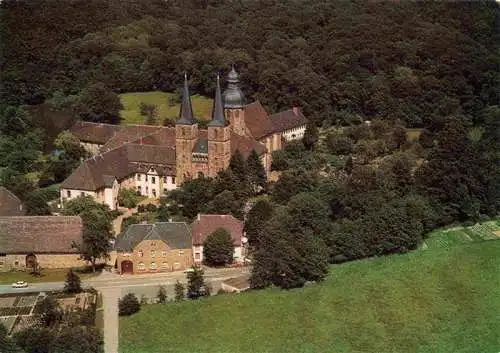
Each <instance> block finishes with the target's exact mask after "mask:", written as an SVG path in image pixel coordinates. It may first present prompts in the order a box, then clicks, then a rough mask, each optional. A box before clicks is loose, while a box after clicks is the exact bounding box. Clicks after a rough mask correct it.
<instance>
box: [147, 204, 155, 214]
mask: <svg viewBox="0 0 500 353" xmlns="http://www.w3.org/2000/svg"><path fill="white" fill-rule="evenodd" d="M145 210H146V212H156V206H155V205H153V204H152V203H148V204H147V205H146V208H145Z"/></svg>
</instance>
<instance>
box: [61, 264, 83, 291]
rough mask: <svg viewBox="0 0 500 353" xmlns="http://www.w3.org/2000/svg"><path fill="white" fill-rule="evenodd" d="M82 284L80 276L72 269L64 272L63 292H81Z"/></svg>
mask: <svg viewBox="0 0 500 353" xmlns="http://www.w3.org/2000/svg"><path fill="white" fill-rule="evenodd" d="M81 292H82V286H81V281H80V277H78V275H77V274H76V273H75V272H74V271H73V269H69V271H68V273H67V274H66V283H64V293H68V294H75V293H81Z"/></svg>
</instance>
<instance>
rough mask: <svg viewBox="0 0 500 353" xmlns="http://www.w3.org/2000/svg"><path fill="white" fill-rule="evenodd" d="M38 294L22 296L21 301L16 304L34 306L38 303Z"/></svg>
mask: <svg viewBox="0 0 500 353" xmlns="http://www.w3.org/2000/svg"><path fill="white" fill-rule="evenodd" d="M36 298H38V296H37V295H30V296H28V297H20V298H19V301H18V302H17V303H16V306H18V307H21V306H33V305H35V303H36Z"/></svg>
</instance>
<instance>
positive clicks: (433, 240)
mask: <svg viewBox="0 0 500 353" xmlns="http://www.w3.org/2000/svg"><path fill="white" fill-rule="evenodd" d="M494 239H500V218H499V219H497V220H492V221H487V222H481V223H477V224H474V225H472V226H469V227H462V226H458V227H449V228H441V229H436V230H434V231H433V232H431V233H430V234H429V235H428V236H427V239H426V240H425V241H424V242H423V243H422V245H421V248H422V249H429V248H431V249H436V248H449V247H450V246H454V245H457V244H466V243H470V242H477V241H484V240H494Z"/></svg>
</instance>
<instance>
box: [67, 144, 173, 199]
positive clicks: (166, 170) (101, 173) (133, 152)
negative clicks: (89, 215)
mask: <svg viewBox="0 0 500 353" xmlns="http://www.w3.org/2000/svg"><path fill="white" fill-rule="evenodd" d="M151 168H154V169H155V170H156V171H157V172H158V173H160V174H163V175H175V149H174V148H172V147H168V146H153V145H138V144H134V143H128V144H125V145H123V146H121V147H119V148H115V149H113V150H110V151H109V152H106V153H103V154H99V155H97V156H93V157H91V158H89V159H87V160H86V161H85V162H83V163H82V164H80V165H79V166H78V168H77V169H76V170H75V171H74V172H73V173H71V175H70V176H69V177H68V178H67V179H66V180H64V181H63V182H62V184H61V188H63V189H76V190H89V191H95V190H97V189H100V188H102V187H104V186H105V185H106V176H112V177H116V178H117V179H118V180H121V179H123V178H125V177H127V176H129V175H130V174H132V173H134V172H137V171H140V172H145V171H148V170H149V169H151Z"/></svg>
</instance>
